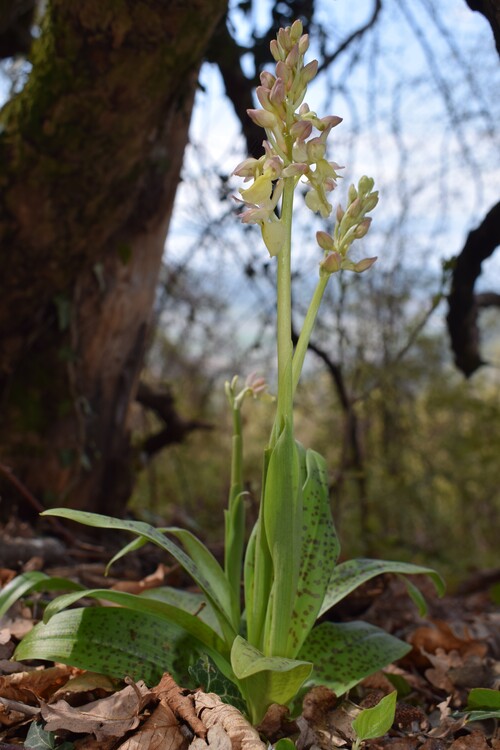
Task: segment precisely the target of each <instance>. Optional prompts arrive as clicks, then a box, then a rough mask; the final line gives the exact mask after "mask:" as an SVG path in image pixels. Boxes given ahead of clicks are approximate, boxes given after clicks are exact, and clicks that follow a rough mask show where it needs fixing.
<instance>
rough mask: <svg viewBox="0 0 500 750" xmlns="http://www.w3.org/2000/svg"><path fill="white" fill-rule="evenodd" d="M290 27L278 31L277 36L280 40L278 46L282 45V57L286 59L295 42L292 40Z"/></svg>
mask: <svg viewBox="0 0 500 750" xmlns="http://www.w3.org/2000/svg"><path fill="white" fill-rule="evenodd" d="M289 34H290V28H288V29H280V30H279V31H278V34H277V36H276V39H277V41H278V47H280V50H281V53H282V57H281V59H282V60H284V59H285V57H286V56H287V53H288V52H289V51H290V50H291V48H292V46H293V44H292V43H291V41H290V36H289Z"/></svg>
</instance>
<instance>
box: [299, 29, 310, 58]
mask: <svg viewBox="0 0 500 750" xmlns="http://www.w3.org/2000/svg"><path fill="white" fill-rule="evenodd" d="M308 49H309V34H302V36H301V37H300V39H299V52H300V54H301V55H305V54H306V52H307V50H308Z"/></svg>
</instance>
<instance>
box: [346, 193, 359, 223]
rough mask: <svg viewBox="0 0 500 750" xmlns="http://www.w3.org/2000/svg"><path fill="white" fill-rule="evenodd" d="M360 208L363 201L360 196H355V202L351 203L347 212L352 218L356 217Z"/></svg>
mask: <svg viewBox="0 0 500 750" xmlns="http://www.w3.org/2000/svg"><path fill="white" fill-rule="evenodd" d="M360 209H361V201H360V199H359V198H355V199H354V200H353V202H352V203H350V204H349V206H348V208H347V211H346V213H347V215H348V216H349V217H350V218H351V219H356V218H357V217H358V215H359V212H360Z"/></svg>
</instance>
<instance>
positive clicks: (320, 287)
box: [292, 274, 330, 395]
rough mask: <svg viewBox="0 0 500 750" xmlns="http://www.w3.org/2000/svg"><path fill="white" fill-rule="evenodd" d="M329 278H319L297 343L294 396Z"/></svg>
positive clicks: (326, 276)
mask: <svg viewBox="0 0 500 750" xmlns="http://www.w3.org/2000/svg"><path fill="white" fill-rule="evenodd" d="M329 278H330V274H322V275H321V276H320V277H319V280H318V283H317V284H316V289H315V290H314V294H313V296H312V299H311V302H310V303H309V307H308V310H307V314H306V317H305V319H304V323H303V326H302V330H301V332H300V335H299V340H298V341H297V346H296V347H295V353H294V355H293V360H292V395H293V394H294V393H295V391H296V390H297V385H298V383H299V380H300V375H301V373H302V367H303V364H304V359H305V356H306V352H307V347H308V346H309V341H310V340H311V333H312V331H313V328H314V324H315V322H316V318H317V317H318V311H319V308H320V305H321V300H322V299H323V295H324V293H325V289H326V285H327V284H328V280H329Z"/></svg>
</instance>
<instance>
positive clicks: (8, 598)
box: [0, 570, 84, 617]
mask: <svg viewBox="0 0 500 750" xmlns="http://www.w3.org/2000/svg"><path fill="white" fill-rule="evenodd" d="M61 590H66V591H83V590H84V586H81V585H80V584H79V583H75V581H71V580H69V578H59V577H52V576H48V575H46V574H45V573H41V572H39V571H37V570H32V571H29V572H28V573H21V575H18V576H16V577H15V578H13V579H12V581H9V583H7V584H6V585H5V586H4V587H3V589H2V590H1V591H0V617H1V616H2V615H3V614H4V613H5V612H7V610H8V609H10V607H12V605H13V604H14V603H15V602H17V601H18V599H21V597H22V596H25V595H26V594H28V593H29V592H30V591H61Z"/></svg>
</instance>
